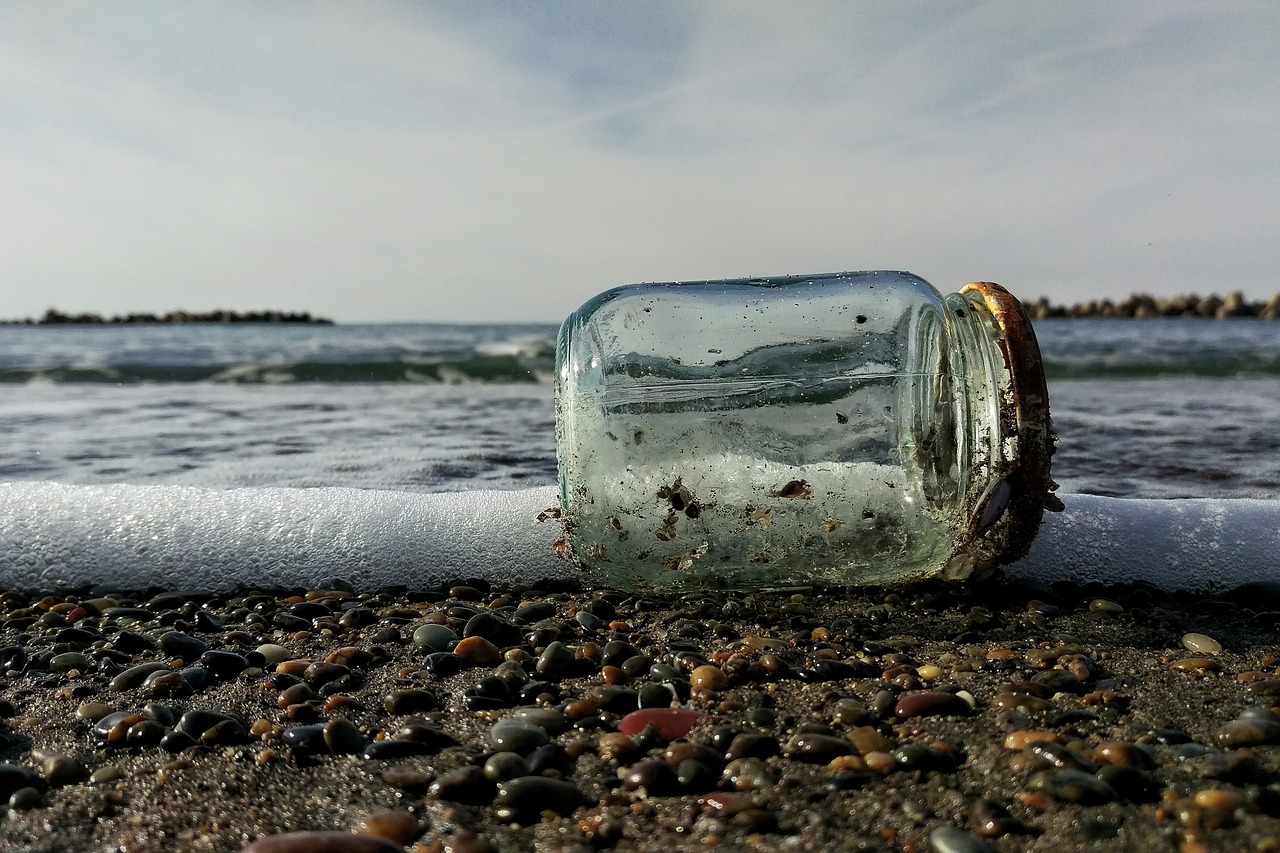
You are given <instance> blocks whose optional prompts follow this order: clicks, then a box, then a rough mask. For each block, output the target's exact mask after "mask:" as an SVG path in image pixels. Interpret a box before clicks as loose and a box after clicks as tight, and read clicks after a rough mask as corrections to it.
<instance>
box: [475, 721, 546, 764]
mask: <svg viewBox="0 0 1280 853" xmlns="http://www.w3.org/2000/svg"><path fill="white" fill-rule="evenodd" d="M488 740H489V745H490V746H491V747H493V750H494V751H495V752H517V753H519V754H520V755H528V754H529V753H530V752H532V751H533V750H535V749H537V748H538V747H540V746H542V745H543V744H544V743H546V742H547V733H546V732H544V731H543V730H542V729H540V728H538V727H537V726H535V725H533V724H532V723H526V722H523V721H521V720H514V719H506V720H499V721H498V722H496V723H494V724H493V725H492V726H491V727H490V728H489V736H488Z"/></svg>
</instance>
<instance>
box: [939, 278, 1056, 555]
mask: <svg viewBox="0 0 1280 853" xmlns="http://www.w3.org/2000/svg"><path fill="white" fill-rule="evenodd" d="M960 293H961V294H962V295H964V296H966V297H969V298H971V299H972V298H973V297H980V298H981V300H982V301H983V303H985V305H986V307H987V310H988V311H990V313H991V317H992V319H993V320H994V321H995V324H996V327H997V330H998V331H999V333H1000V334H999V336H998V338H997V341H996V344H997V346H998V347H999V349H1000V353H1001V355H1002V356H1003V357H1004V363H1005V367H1006V369H1007V370H1008V372H1009V385H1008V388H1007V389H1002V393H1003V395H1004V399H1002V400H1001V406H1000V409H1001V417H1002V419H1003V421H1004V422H1003V423H1002V424H1001V427H1002V430H1003V432H1004V434H1005V435H1016V436H1017V437H1018V452H1017V454H1016V456H1015V457H1014V458H1013V459H1010V460H1006V466H1005V471H1006V474H1005V481H1006V482H1007V483H1008V484H1009V486H1010V489H1011V494H1010V497H1009V505H1008V510H1007V514H1006V518H1005V522H1006V525H1007V527H1006V528H1005V535H1004V537H1002V538H1004V539H1005V541H1006V543H1007V545H1008V549H1007V550H1006V551H1005V552H1004V553H1001V554H1000V556H999V558H998V560H997V561H998V562H1000V563H1008V562H1012V561H1013V560H1016V559H1018V558H1019V557H1021V556H1022V555H1024V554H1025V553H1026V552H1027V550H1028V549H1029V548H1030V547H1031V542H1032V540H1033V539H1034V538H1035V535H1036V532H1037V531H1038V530H1039V529H1040V519H1041V517H1042V516H1043V514H1044V511H1045V510H1046V509H1049V510H1055V511H1056V510H1060V509H1061V508H1062V502H1061V501H1059V500H1058V497H1057V495H1055V494H1053V490H1054V489H1056V488H1057V487H1058V484H1057V483H1055V482H1054V481H1053V479H1052V477H1051V476H1050V470H1049V469H1050V461H1051V459H1052V458H1053V451H1054V444H1055V442H1056V441H1057V436H1056V435H1055V433H1054V431H1053V421H1052V419H1051V418H1050V416H1049V390H1048V387H1047V386H1046V384H1045V378H1044V363H1043V361H1042V360H1041V357H1040V345H1039V343H1038V342H1037V341H1036V333H1035V330H1034V329H1032V327H1031V317H1030V316H1029V315H1028V314H1027V311H1026V309H1025V308H1024V307H1023V305H1022V303H1021V302H1019V301H1018V299H1017V297H1015V296H1014V295H1013V294H1012V293H1010V292H1009V291H1007V290H1005V289H1004V288H1003V287H1001V286H1000V285H998V284H995V283H993V282H989V281H975V282H972V283H971V284H968V285H966V286H965V287H964V288H963V289H962V290H961V291H960ZM1002 526H1003V525H1002Z"/></svg>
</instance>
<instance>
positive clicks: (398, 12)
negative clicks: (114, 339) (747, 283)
mask: <svg viewBox="0 0 1280 853" xmlns="http://www.w3.org/2000/svg"><path fill="white" fill-rule="evenodd" d="M1277 24H1280V14H1277V13H1275V12H1273V11H1272V10H1271V7H1270V6H1268V5H1245V4H1241V5H1233V6H1231V7H1229V9H1228V12H1227V14H1222V12H1221V10H1220V9H1218V8H1209V7H1205V6H1203V5H1201V4H1189V5H1183V4H1178V3H1173V4H1160V5H1158V6H1149V5H1129V6H1121V7H1115V6H1113V5H1111V4H1071V5H1057V6H1031V7H1028V6H1026V5H1025V4H1019V3H981V4H953V5H942V6H939V5H937V4H918V5H913V4H905V5H904V4H893V5H888V4H875V5H872V4H867V5H862V4H843V3H840V4H823V3H814V4H803V5H800V6H788V7H787V8H786V9H785V10H784V9H782V8H781V7H778V6H776V4H742V3H732V4H730V3H724V4H716V3H707V4H656V5H653V4H643V5H639V4H579V3H568V4H557V5H549V6H548V5H539V6H530V5H525V4H484V5H482V6H480V7H477V6H474V5H472V4H460V5H449V4H426V5H422V4H405V5H400V4H377V5H368V4H366V5H362V6H350V5H347V4H341V5H339V4H321V5H304V6H293V5H275V4H271V5H264V4H244V5H236V6H227V5H226V4H199V3H197V4H181V5H174V4H167V3H152V2H130V3H114V4H83V5H77V4H56V5H54V4H43V3H30V4H11V5H9V6H5V7H0V79H5V80H8V81H11V85H7V86H4V87H0V191H3V193H4V195H5V198H6V203H5V204H4V205H3V206H0V241H3V243H4V244H5V245H6V247H7V248H6V251H5V252H4V253H2V254H0V281H3V282H4V285H3V287H4V296H5V299H4V305H3V306H2V307H0V314H4V315H19V314H32V313H39V312H40V311H43V309H44V308H45V307H47V306H48V305H50V304H57V305H59V306H60V307H63V308H66V309H71V310H101V311H105V312H110V311H123V310H143V309H145V310H163V309H166V308H170V307H175V306H179V305H181V306H184V307H188V308H193V309H204V308H208V307H213V306H215V305H225V306H228V307H234V308H251V307H263V306H267V305H272V306H279V307H283V308H308V309H311V310H314V311H319V312H321V313H327V314H331V315H334V316H337V317H339V318H342V319H351V320H355V319H390V318H397V317H414V318H422V319H527V318H537V319H544V320H555V319H558V318H559V317H560V316H562V315H563V314H564V313H566V312H567V311H568V310H570V309H571V308H573V307H575V306H576V304H577V303H579V302H581V301H582V300H584V299H585V298H586V297H588V296H590V295H592V294H593V293H594V292H596V291H597V290H600V289H603V288H604V287H607V286H610V285H613V284H618V283H622V282H625V281H631V280H653V279H668V278H697V277H718V276H730V275H739V274H765V273H783V272H804V271H820V270H827V269H837V268H849V267H882V266H883V267H894V268H909V269H912V270H913V271H916V272H919V273H921V274H923V275H925V276H926V277H929V278H930V279H932V280H934V281H935V283H936V284H938V285H939V286H941V287H945V288H952V287H955V286H958V285H959V284H962V283H963V282H964V281H966V280H968V279H970V278H977V277H982V278H995V279H997V280H1004V281H1006V282H1007V283H1008V284H1009V285H1010V286H1011V287H1013V288H1015V290H1016V291H1017V292H1019V293H1022V294H1025V295H1027V296H1029V297H1034V296H1036V295H1039V294H1040V293H1047V294H1050V295H1052V296H1053V297H1055V298H1057V299H1063V300H1069V299H1075V298H1084V297H1088V296H1098V295H1105V294H1108V293H1123V292H1128V291H1130V290H1135V289H1145V290H1151V291H1155V292H1175V291H1185V290H1199V291H1207V290H1213V289H1217V290H1226V289H1235V288H1244V289H1246V290H1249V291H1251V292H1252V293H1254V294H1257V295H1261V294H1262V293H1264V292H1267V291H1269V290H1272V289H1274V287H1275V285H1274V283H1273V273H1272V271H1271V268H1272V267H1273V266H1274V260H1273V259H1272V258H1271V257H1270V255H1271V254H1273V253H1271V252H1270V251H1269V248H1268V247H1269V245H1270V244H1271V242H1273V239H1274V238H1273V235H1274V234H1275V233H1276V230H1277V226H1280V204H1278V203H1277V202H1276V201H1275V197H1276V192H1275V187H1276V184H1277V179H1278V178H1280V163H1278V162H1277V158H1276V155H1275V154H1274V152H1275V151H1276V150H1280V144H1278V143H1280V118H1278V117H1277V116H1276V113H1275V111H1274V109H1272V107H1271V103H1272V101H1273V100H1274V95H1273V94H1272V93H1273V91H1274V85H1275V81H1276V79H1277V72H1278V71H1280V52H1278V51H1276V50H1275V49H1274V48H1275V46H1276V45H1275V44H1274V37H1273V36H1271V35H1270V33H1274V32H1276V31H1278V29H1277V26H1276V25H1277ZM19 81H20V82H19Z"/></svg>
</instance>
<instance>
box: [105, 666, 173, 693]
mask: <svg viewBox="0 0 1280 853" xmlns="http://www.w3.org/2000/svg"><path fill="white" fill-rule="evenodd" d="M168 669H169V665H168V664H166V663H161V662H159V661H152V662H150V663H140V664H138V665H137V666H131V667H129V668H128V669H126V670H125V671H124V672H122V673H120V674H119V675H117V676H116V677H115V678H113V679H111V681H110V683H108V684H107V689H108V690H112V691H116V692H119V691H121V690H132V689H133V688H135V687H141V686H142V682H144V681H146V680H147V676H149V675H151V673H153V672H164V671H167V670H168Z"/></svg>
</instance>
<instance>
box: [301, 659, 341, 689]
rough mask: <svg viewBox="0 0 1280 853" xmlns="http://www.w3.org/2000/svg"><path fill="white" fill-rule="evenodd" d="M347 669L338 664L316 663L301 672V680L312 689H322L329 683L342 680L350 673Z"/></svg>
mask: <svg viewBox="0 0 1280 853" xmlns="http://www.w3.org/2000/svg"><path fill="white" fill-rule="evenodd" d="M350 672H351V670H350V668H349V667H346V666H343V665H342V664H340V663H326V662H324V661H316V662H314V663H311V664H309V665H308V666H307V668H306V669H305V670H303V672H302V678H303V680H304V681H306V682H307V684H310V685H311V686H312V687H323V686H324V685H326V684H328V683H329V682H331V681H337V680H338V679H340V678H344V677H346V676H347V674H348V673H350Z"/></svg>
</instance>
